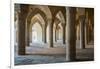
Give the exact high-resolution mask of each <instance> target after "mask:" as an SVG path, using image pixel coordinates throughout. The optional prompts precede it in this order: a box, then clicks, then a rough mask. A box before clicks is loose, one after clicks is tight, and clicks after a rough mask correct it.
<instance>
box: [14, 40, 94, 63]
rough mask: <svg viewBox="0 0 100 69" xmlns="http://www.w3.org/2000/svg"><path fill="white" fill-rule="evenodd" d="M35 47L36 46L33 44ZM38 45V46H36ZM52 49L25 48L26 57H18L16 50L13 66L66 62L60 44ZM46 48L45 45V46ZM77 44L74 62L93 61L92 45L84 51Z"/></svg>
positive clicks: (64, 53) (63, 49)
mask: <svg viewBox="0 0 100 69" xmlns="http://www.w3.org/2000/svg"><path fill="white" fill-rule="evenodd" d="M34 45H36V44H34ZM37 45H38V44H37ZM55 45H56V46H55V47H54V48H48V47H39V46H38V47H36V46H30V47H27V48H26V49H27V51H26V53H27V55H25V56H19V55H17V50H16V51H15V65H27V64H45V63H60V62H67V60H66V48H65V46H66V45H65V46H63V47H61V46H62V45H63V44H62V45H61V44H58V47H57V44H55ZM45 46H46V45H45ZM78 46H79V43H78V42H77V50H76V61H88V60H89V61H90V60H94V48H93V44H89V45H87V46H86V49H79V48H78Z"/></svg>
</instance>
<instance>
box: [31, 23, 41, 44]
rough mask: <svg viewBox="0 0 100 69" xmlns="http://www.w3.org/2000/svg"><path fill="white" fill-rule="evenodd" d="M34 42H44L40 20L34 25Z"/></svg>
mask: <svg viewBox="0 0 100 69" xmlns="http://www.w3.org/2000/svg"><path fill="white" fill-rule="evenodd" d="M32 43H42V28H41V26H40V24H39V23H38V22H36V23H35V24H33V26H32Z"/></svg>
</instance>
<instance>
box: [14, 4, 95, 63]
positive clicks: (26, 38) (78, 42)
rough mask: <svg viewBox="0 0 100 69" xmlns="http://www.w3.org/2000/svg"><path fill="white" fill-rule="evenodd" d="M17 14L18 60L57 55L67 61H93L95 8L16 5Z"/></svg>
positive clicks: (16, 41)
mask: <svg viewBox="0 0 100 69" xmlns="http://www.w3.org/2000/svg"><path fill="white" fill-rule="evenodd" d="M14 12H15V18H14V22H15V24H14V25H15V27H14V28H15V48H16V50H15V52H16V54H15V61H17V59H18V58H16V57H17V56H20V55H21V56H29V55H33V56H36V55H39V56H41V55H57V54H58V55H64V56H63V57H65V60H66V61H75V60H78V59H79V60H81V59H85V58H86V60H90V59H92V60H93V59H94V57H93V55H94V54H93V52H94V51H93V48H94V47H93V46H94V9H93V8H81V7H64V6H46V5H28V4H15V11H14ZM27 54H29V55H27ZM82 54H83V55H82ZM88 55H90V56H89V57H88ZM63 59H64V58H63ZM48 60H49V59H48ZM54 60H56V59H53V61H54ZM58 60H60V61H61V59H58ZM65 60H64V61H65ZM58 62H59V61H58ZM40 63H41V62H40ZM23 64H24V63H23Z"/></svg>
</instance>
